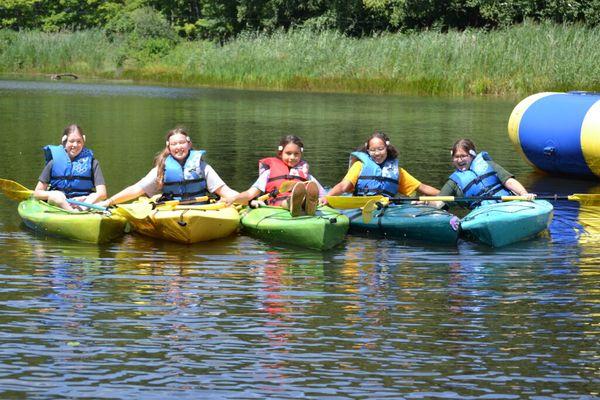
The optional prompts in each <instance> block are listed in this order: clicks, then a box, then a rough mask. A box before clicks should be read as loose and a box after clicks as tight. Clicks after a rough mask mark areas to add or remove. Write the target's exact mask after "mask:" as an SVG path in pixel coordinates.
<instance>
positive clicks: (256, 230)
mask: <svg viewBox="0 0 600 400" xmlns="http://www.w3.org/2000/svg"><path fill="white" fill-rule="evenodd" d="M241 223H242V226H243V230H244V232H246V233H248V234H249V235H251V236H254V237H258V238H260V239H263V240H267V241H272V242H277V243H285V244H291V245H294V246H298V247H304V248H308V249H316V250H327V249H330V248H332V247H334V246H336V245H338V244H339V243H341V242H342V241H343V240H344V238H345V236H346V233H347V232H348V226H349V220H348V217H346V216H345V215H342V214H340V213H338V212H337V211H336V210H334V209H332V208H330V207H318V208H317V212H316V213H315V215H313V216H310V215H304V216H299V217H292V216H291V214H290V212H289V211H288V210H286V209H284V208H281V207H271V206H266V207H259V208H255V209H249V208H247V209H245V210H244V211H242V219H241Z"/></svg>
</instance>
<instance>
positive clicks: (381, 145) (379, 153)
mask: <svg viewBox="0 0 600 400" xmlns="http://www.w3.org/2000/svg"><path fill="white" fill-rule="evenodd" d="M367 152H368V153H369V156H371V158H372V159H373V161H375V162H376V163H377V164H381V163H382V162H384V161H385V160H386V158H387V155H388V154H387V146H386V145H385V142H384V141H383V140H381V139H380V138H378V137H374V138H372V139H371V140H369V147H368V148H367Z"/></svg>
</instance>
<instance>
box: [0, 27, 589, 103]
mask: <svg viewBox="0 0 600 400" xmlns="http://www.w3.org/2000/svg"><path fill="white" fill-rule="evenodd" d="M11 35H12V33H7V32H6V31H4V32H0V51H1V58H0V60H2V61H0V71H2V72H55V71H56V70H57V69H60V70H61V71H62V70H69V72H75V73H81V74H89V75H96V76H102V77H117V76H120V75H119V74H120V73H121V70H122V73H123V75H122V76H123V77H127V78H130V79H137V80H143V81H153V82H168V83H175V84H183V85H214V86H227V87H240V88H263V89H275V90H288V89H292V90H309V91H310V90H315V91H341V92H345V91H348V92H365V93H412V94H429V95H458V96H462V95H523V94H529V93H532V92H539V91H554V90H556V91H564V90H575V89H576V90H590V91H598V90H600V50H598V49H600V30H599V29H589V28H584V27H581V26H573V25H569V26H568V25H556V24H550V23H547V24H546V23H544V24H533V23H526V24H524V25H519V26H513V27H511V28H507V29H504V30H498V31H491V32H484V31H479V30H477V31H463V32H454V31H453V32H448V33H439V32H420V33H412V34H400V33H397V34H384V35H380V36H377V37H370V38H363V39H354V38H349V37H346V36H343V35H341V34H339V33H336V32H320V33H317V32H313V31H310V30H292V31H289V32H278V33H275V34H272V35H257V34H246V35H242V36H240V37H238V38H237V39H235V40H233V41H231V42H229V43H226V44H224V45H222V46H221V45H217V44H214V43H209V42H202V41H197V42H185V43H181V44H179V45H177V46H176V47H175V48H173V49H172V50H171V51H170V52H169V53H168V54H167V55H166V56H163V57H161V58H153V59H149V60H136V61H135V62H133V61H131V60H127V53H126V50H125V49H124V48H123V46H122V44H119V43H118V42H112V43H111V42H109V41H108V40H107V39H106V38H104V37H103V35H102V33H101V32H96V31H88V32H76V33H71V34H54V35H50V34H44V33H35V32H29V33H26V34H25V35H22V34H21V33H20V34H18V35H17V36H11ZM7 37H8V38H9V40H6V38H7ZM6 43H8V44H6ZM124 59H125V62H123V60H124Z"/></svg>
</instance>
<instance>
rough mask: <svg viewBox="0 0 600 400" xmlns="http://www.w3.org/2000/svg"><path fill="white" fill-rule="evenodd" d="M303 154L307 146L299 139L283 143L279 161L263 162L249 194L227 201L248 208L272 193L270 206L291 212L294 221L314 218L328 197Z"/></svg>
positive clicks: (289, 139) (294, 138)
mask: <svg viewBox="0 0 600 400" xmlns="http://www.w3.org/2000/svg"><path fill="white" fill-rule="evenodd" d="M303 152H304V144H303V143H302V140H301V139H300V138H299V137H298V136H294V135H288V136H284V137H283V138H281V140H280V142H279V147H278V148H277V157H267V158H263V159H261V160H259V162H258V179H257V180H256V182H254V183H253V184H252V186H251V187H250V188H249V189H248V190H246V191H244V192H242V193H240V194H238V195H237V196H234V197H231V198H227V199H226V200H225V201H226V202H227V203H228V204H231V203H234V202H235V203H241V204H247V203H248V202H249V201H251V200H252V199H254V198H256V197H258V196H260V195H261V194H263V193H269V194H270V195H271V196H270V197H269V199H268V200H267V204H268V205H272V206H280V207H283V208H287V209H289V210H290V212H291V213H292V216H293V217H296V216H299V215H302V214H307V215H314V214H315V211H316V208H317V204H318V201H319V195H324V194H325V190H324V189H323V187H322V186H321V184H320V183H319V181H317V180H316V179H315V177H313V176H312V175H311V174H310V173H309V168H308V163H307V162H306V161H304V160H303V159H302V153H303ZM254 204H255V203H253V205H254Z"/></svg>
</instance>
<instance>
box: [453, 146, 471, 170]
mask: <svg viewBox="0 0 600 400" xmlns="http://www.w3.org/2000/svg"><path fill="white" fill-rule="evenodd" d="M473 158H474V157H473V156H472V155H471V154H469V153H468V152H467V151H466V150H465V149H463V148H462V147H458V148H457V149H456V150H455V151H454V154H452V165H454V168H456V169H457V170H459V171H466V170H468V169H469V167H470V166H471V163H472V162H473Z"/></svg>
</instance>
